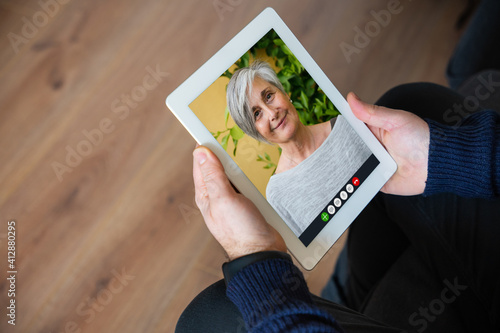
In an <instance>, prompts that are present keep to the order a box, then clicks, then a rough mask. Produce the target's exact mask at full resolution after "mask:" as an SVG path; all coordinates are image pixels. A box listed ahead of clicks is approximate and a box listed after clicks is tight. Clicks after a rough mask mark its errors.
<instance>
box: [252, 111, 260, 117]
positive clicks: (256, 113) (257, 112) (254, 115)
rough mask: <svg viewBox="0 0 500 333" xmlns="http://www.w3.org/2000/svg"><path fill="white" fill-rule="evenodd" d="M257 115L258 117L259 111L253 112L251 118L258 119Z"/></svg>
mask: <svg viewBox="0 0 500 333" xmlns="http://www.w3.org/2000/svg"><path fill="white" fill-rule="evenodd" d="M259 115H260V110H257V111H255V112H254V113H253V117H254V118H255V119H257V118H258V117H259Z"/></svg>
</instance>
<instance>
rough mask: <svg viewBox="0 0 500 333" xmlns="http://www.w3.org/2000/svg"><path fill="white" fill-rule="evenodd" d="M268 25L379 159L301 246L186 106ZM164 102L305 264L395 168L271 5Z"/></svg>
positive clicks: (308, 266)
mask: <svg viewBox="0 0 500 333" xmlns="http://www.w3.org/2000/svg"><path fill="white" fill-rule="evenodd" d="M271 29H274V30H275V31H276V33H277V34H278V35H279V37H280V38H281V39H282V40H283V42H285V44H286V45H287V46H288V48H289V49H290V50H291V51H292V52H293V54H294V55H295V56H296V58H297V59H298V60H299V61H300V62H301V64H302V65H303V66H304V68H305V69H306V70H307V72H308V73H309V74H310V75H311V77H312V78H313V79H314V80H315V81H316V83H317V84H318V85H319V86H320V87H321V89H322V90H323V91H324V92H325V94H326V95H327V97H328V98H329V99H330V101H331V102H332V103H333V104H334V105H335V106H336V107H337V109H338V110H339V111H340V113H341V114H342V115H343V116H344V117H345V119H346V120H347V121H348V122H349V124H350V125H351V126H352V127H353V129H354V130H355V131H356V132H357V133H358V134H359V136H360V137H361V138H362V140H363V141H364V142H365V143H366V145H367V146H368V148H369V149H370V150H371V151H372V153H373V154H374V155H375V156H376V157H377V159H378V160H379V162H380V164H379V165H378V166H377V167H376V168H375V170H373V172H372V173H371V174H370V175H369V177H368V178H367V179H366V180H365V181H364V182H363V183H362V184H361V185H360V187H359V189H358V190H356V191H355V192H354V193H353V195H352V196H351V197H350V198H349V199H348V200H347V201H346V202H345V203H344V206H343V209H340V210H339V212H338V213H337V214H335V216H334V217H333V218H332V220H330V222H329V223H328V224H327V225H326V226H325V228H323V230H321V232H320V233H319V234H318V235H317V236H316V238H315V239H314V240H313V241H312V242H311V243H310V244H309V246H307V247H306V246H304V244H303V243H302V242H301V241H300V240H299V238H298V237H297V236H296V235H295V234H294V233H293V232H292V230H291V229H290V228H289V227H288V226H287V225H286V223H285V222H284V221H283V220H282V219H281V217H280V216H279V215H278V214H277V213H276V211H275V210H274V209H273V208H272V207H271V205H270V204H269V203H268V201H267V200H266V199H265V198H264V196H262V194H261V193H260V192H259V191H258V189H257V188H256V187H255V186H254V184H253V183H252V182H251V181H250V180H249V179H248V178H247V177H246V175H245V174H244V173H243V171H241V169H240V168H239V167H238V165H237V164H236V162H234V161H233V159H232V158H231V157H230V156H229V154H228V153H227V152H226V151H225V150H224V149H223V148H222V146H221V145H220V144H219V143H218V141H217V140H216V139H215V138H214V137H213V136H212V134H211V133H210V131H209V130H208V129H207V128H206V127H205V126H204V125H203V123H202V122H201V121H200V120H199V119H198V117H196V115H195V114H194V113H193V111H192V110H191V109H190V108H189V105H190V104H191V102H193V101H194V100H195V99H196V98H197V97H198V96H199V95H200V94H201V93H203V91H205V90H206V89H207V88H208V87H209V86H210V85H211V84H212V83H213V82H214V81H215V80H216V79H217V78H219V77H220V76H221V74H222V73H224V72H225V71H226V70H227V69H228V68H230V67H231V66H232V65H233V64H234V63H235V62H236V61H237V60H238V59H239V58H241V56H242V55H243V54H244V53H245V52H247V51H248V50H249V49H250V48H251V47H252V46H253V45H254V44H255V43H256V42H257V41H259V40H260V39H261V38H262V37H263V36H264V35H265V34H266V33H267V32H269V30H271ZM166 104H167V106H168V107H169V108H170V110H171V111H172V113H173V114H174V115H175V116H176V117H177V119H178V120H179V121H180V122H181V123H182V125H183V126H184V127H185V128H186V129H187V130H188V131H189V133H190V134H191V135H192V136H193V138H194V139H195V140H196V141H197V142H198V143H199V144H200V145H204V146H206V147H208V148H209V149H211V150H212V151H213V152H214V153H215V154H216V155H217V156H218V158H219V159H220V160H221V162H222V165H223V166H224V168H225V171H226V174H227V176H228V178H229V179H230V180H231V182H232V183H233V184H234V185H235V186H236V187H237V188H238V190H239V191H240V192H241V193H242V194H243V195H245V196H246V197H247V198H249V199H250V200H252V201H253V203H254V204H255V205H256V206H257V207H258V208H259V210H260V212H261V213H262V215H263V216H264V217H265V218H266V220H267V221H268V223H269V224H270V225H272V226H273V227H274V228H275V229H276V230H277V231H278V232H279V233H280V234H281V236H282V237H283V239H284V240H285V242H286V245H287V247H288V249H289V251H290V252H291V254H292V255H293V256H294V257H295V258H296V259H297V261H298V262H299V263H300V264H301V265H302V266H303V267H304V268H305V269H306V270H311V269H313V268H314V266H316V264H317V263H318V262H319V261H320V260H321V258H322V257H323V256H324V255H325V254H326V253H327V252H328V250H329V249H330V248H331V247H332V246H333V244H334V243H335V242H336V241H337V240H338V238H340V236H342V234H343V233H344V232H345V231H346V229H347V228H348V227H349V225H350V224H351V223H352V221H353V220H354V219H355V218H356V216H357V215H358V214H359V213H360V212H361V210H362V209H363V208H364V207H365V206H366V205H367V204H368V203H369V202H370V200H371V199H372V198H373V197H374V196H375V195H376V194H377V192H378V191H379V190H380V189H381V188H382V186H383V185H384V184H385V183H386V182H387V180H389V178H390V177H391V176H392V175H393V174H394V172H395V171H396V168H397V166H396V163H395V162H394V160H393V159H392V158H391V156H390V155H389V154H388V153H387V151H386V150H385V149H384V148H383V146H382V145H381V144H380V142H379V141H378V140H377V139H376V138H375V136H374V135H373V134H372V133H371V131H370V130H369V129H368V128H367V127H366V125H365V124H364V123H363V122H361V121H360V120H359V119H357V118H356V117H355V116H354V115H353V113H352V112H351V110H350V108H349V105H348V103H347V101H346V100H345V99H344V97H343V96H342V95H341V94H340V93H339V91H338V90H337V89H336V88H335V86H334V85H333V84H332V82H331V81H330V80H329V79H328V77H327V76H326V75H325V73H324V72H323V71H322V70H321V68H320V67H319V66H318V65H317V64H316V62H315V61H314V60H313V58H312V57H311V56H310V55H309V53H308V52H307V51H306V50H305V48H304V47H303V46H302V44H301V43H300V42H299V41H298V39H297V38H296V37H295V35H294V34H293V33H292V32H291V30H290V29H289V28H288V27H287V26H286V24H285V23H284V22H283V20H282V19H281V18H280V17H279V16H278V14H277V13H276V12H275V11H274V9H272V8H266V9H265V10H264V11H263V12H261V13H260V14H259V15H258V16H257V17H256V18H255V19H253V20H252V21H251V22H250V23H249V24H248V25H247V26H246V27H245V28H243V30H241V31H240V32H239V33H238V34H237V35H236V36H235V37H233V38H232V39H231V40H230V41H229V42H228V43H227V44H226V45H224V46H223V47H222V48H221V49H220V50H219V51H218V52H217V53H216V54H215V55H214V56H212V58H210V59H209V60H208V61H207V62H206V63H205V64H204V65H203V66H201V67H200V68H199V69H198V70H197V71H196V72H195V73H193V74H192V75H191V76H190V77H189V78H188V79H187V80H186V81H184V82H183V83H182V84H181V85H180V86H179V87H178V88H177V89H176V90H174V91H173V92H172V93H171V94H170V95H169V96H168V97H167V99H166Z"/></svg>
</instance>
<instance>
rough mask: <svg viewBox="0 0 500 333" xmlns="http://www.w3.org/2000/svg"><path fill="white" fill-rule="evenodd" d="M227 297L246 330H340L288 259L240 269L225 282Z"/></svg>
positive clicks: (272, 260) (264, 261) (260, 262)
mask: <svg viewBox="0 0 500 333" xmlns="http://www.w3.org/2000/svg"><path fill="white" fill-rule="evenodd" d="M227 296H228V297H229V299H230V300H231V301H232V302H233V303H234V304H236V306H237V307H238V309H239V310H240V312H241V314H242V316H243V320H244V321H245V324H246V326H247V329H248V331H250V332H343V331H342V329H341V328H340V326H339V325H338V323H337V322H336V321H335V319H333V318H332V317H331V315H330V314H329V313H327V312H325V311H323V310H321V309H319V308H318V307H316V306H315V305H314V303H313V301H312V298H311V295H310V294H309V289H308V288H307V284H306V282H305V280H304V277H303V275H302V273H301V272H300V270H299V269H298V268H297V267H295V265H294V264H293V262H291V261H290V260H284V259H269V260H263V261H259V262H256V263H254V264H251V265H249V266H247V267H245V268H243V269H242V270H241V271H239V272H238V273H237V274H236V275H235V276H234V277H233V278H232V279H231V281H230V282H229V284H228V286H227Z"/></svg>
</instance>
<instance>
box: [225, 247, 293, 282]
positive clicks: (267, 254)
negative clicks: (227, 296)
mask: <svg viewBox="0 0 500 333" xmlns="http://www.w3.org/2000/svg"><path fill="white" fill-rule="evenodd" d="M270 259H283V260H287V261H290V262H291V261H292V257H291V256H290V255H289V254H288V253H286V252H283V251H276V250H271V251H269V250H268V251H261V252H254V253H251V254H247V255H243V256H240V257H238V258H236V259H233V260H231V261H229V262H226V263H224V264H223V265H222V272H223V273H224V281H225V282H226V286H227V285H228V284H229V282H230V281H231V279H232V278H233V277H234V276H235V275H236V274H237V273H238V272H240V271H241V270H243V269H244V268H245V267H248V266H250V265H252V264H255V263H257V262H260V261H264V260H270Z"/></svg>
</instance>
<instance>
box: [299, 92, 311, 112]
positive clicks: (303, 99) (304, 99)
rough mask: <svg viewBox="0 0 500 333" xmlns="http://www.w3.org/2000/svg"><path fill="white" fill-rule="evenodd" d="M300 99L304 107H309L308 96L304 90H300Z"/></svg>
mask: <svg viewBox="0 0 500 333" xmlns="http://www.w3.org/2000/svg"><path fill="white" fill-rule="evenodd" d="M300 101H301V103H302V105H304V107H305V108H306V109H309V98H307V95H306V94H305V93H304V90H301V91H300Z"/></svg>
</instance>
